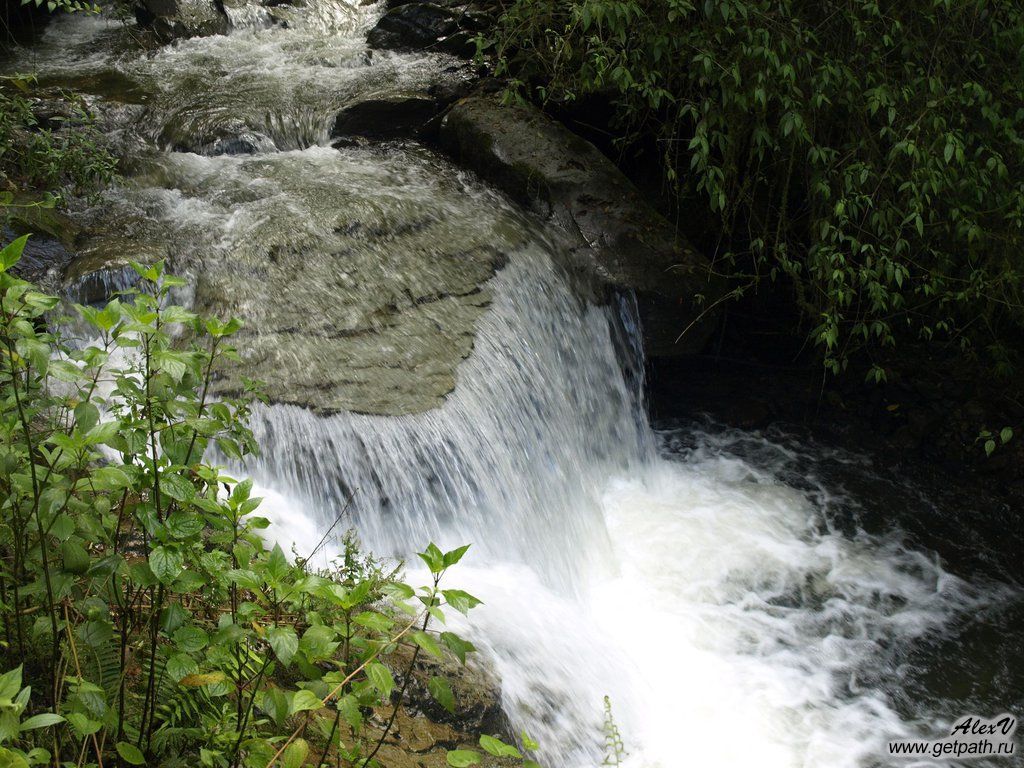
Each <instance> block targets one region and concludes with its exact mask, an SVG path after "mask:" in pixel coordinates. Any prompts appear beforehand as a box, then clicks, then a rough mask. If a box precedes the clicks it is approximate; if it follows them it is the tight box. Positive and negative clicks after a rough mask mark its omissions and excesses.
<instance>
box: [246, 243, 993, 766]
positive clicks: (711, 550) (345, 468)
mask: <svg viewBox="0 0 1024 768" xmlns="http://www.w3.org/2000/svg"><path fill="white" fill-rule="evenodd" d="M493 287H494V291H495V302H494V306H493V307H492V308H491V310H490V312H489V313H488V315H487V316H485V318H484V319H483V320H482V321H481V323H480V327H479V328H478V339H477V343H476V347H475V350H474V354H473V356H472V357H471V358H470V359H469V360H468V361H466V362H465V363H464V364H463V366H462V368H461V369H460V378H459V386H458V388H457V389H456V391H455V392H454V393H453V395H451V396H450V398H449V400H448V401H447V403H446V404H445V405H444V406H443V407H442V408H440V409H438V410H435V411H432V412H429V413H426V414H421V415H417V416H407V417H400V418H379V417H370V416H358V415H352V414H344V415H338V416H333V417H328V418H319V417H315V416H313V415H311V414H308V413H305V412H303V411H300V410H298V409H293V408H271V409H266V410H263V411H261V412H260V413H259V414H258V415H257V418H256V421H255V424H254V427H255V430H256V434H257V438H258V440H259V442H260V443H261V445H263V446H265V456H264V458H263V459H261V460H260V461H259V462H257V463H256V464H255V465H254V466H253V467H252V471H253V473H254V475H255V477H256V479H257V482H258V483H260V484H261V485H262V486H264V487H266V488H269V489H272V491H273V493H274V494H275V498H274V501H273V505H272V515H271V517H272V518H273V519H274V520H275V522H277V523H278V524H279V526H280V527H279V528H278V530H279V533H278V534H277V535H278V536H280V537H283V539H284V540H285V541H286V542H291V541H293V540H295V541H297V545H298V546H297V550H298V551H299V552H300V553H301V552H303V551H306V552H308V551H310V550H311V549H312V547H313V546H315V544H316V542H317V541H318V540H319V535H317V534H320V532H321V531H323V530H325V529H326V526H327V525H329V524H330V523H331V522H333V519H334V517H335V516H336V515H337V514H338V513H339V512H340V511H341V509H342V506H343V504H344V500H345V499H346V498H347V497H348V495H349V494H350V493H353V492H354V494H355V499H354V501H353V510H352V511H351V512H350V514H351V515H352V518H351V519H352V521H354V523H355V525H356V527H357V528H358V530H359V531H360V533H361V534H362V537H363V540H364V542H365V543H366V544H367V545H368V546H369V547H370V548H371V549H373V550H375V551H376V552H377V553H379V554H388V555H395V556H408V555H410V554H411V553H412V552H413V551H415V550H416V549H419V548H422V547H423V546H425V545H426V543H427V542H429V541H431V540H433V541H436V542H438V543H439V544H440V545H442V546H445V547H449V546H455V545H458V544H462V543H469V542H472V543H473V548H472V549H471V550H470V554H469V555H467V557H466V559H465V561H464V563H465V565H460V567H459V568H457V569H455V571H454V572H453V574H452V575H451V580H452V584H457V585H458V586H460V587H463V588H465V589H467V590H469V591H470V592H473V593H474V594H476V595H477V596H479V597H480V598H482V599H483V600H484V602H485V605H484V606H483V607H481V608H478V609H477V610H475V611H474V612H473V614H472V615H471V620H470V621H468V622H465V623H463V622H460V627H461V628H462V629H463V631H465V632H466V633H467V634H468V635H469V636H470V637H471V638H472V639H473V641H474V643H475V644H476V645H477V646H478V647H479V648H480V649H481V651H482V652H483V654H484V656H485V658H486V659H487V660H488V662H489V663H491V664H493V665H494V666H495V667H496V669H497V671H498V673H499V674H500V676H501V679H502V696H503V704H504V707H505V709H506V711H507V713H508V715H509V717H510V720H511V721H512V724H513V726H514V727H515V728H517V729H520V728H524V729H526V730H527V731H528V732H529V733H530V734H531V735H532V736H533V737H534V738H537V739H538V740H539V741H540V742H541V744H542V745H543V746H542V749H543V756H544V764H545V765H549V766H556V767H560V766H564V767H565V768H579V767H581V766H594V765H598V764H600V763H601V761H602V759H603V757H604V753H603V747H602V742H603V734H602V718H603V703H602V702H603V697H604V696H605V695H608V696H609V697H610V698H611V701H612V704H613V708H614V713H615V718H616V721H617V723H618V725H619V727H620V729H621V731H622V734H623V737H624V739H625V742H626V749H627V751H628V752H629V756H628V758H627V764H628V765H630V766H636V768H655V767H657V766H661V767H663V768H676V767H679V768H682V766H690V765H700V766H708V767H712V768H733V767H737V768H739V767H740V766H743V767H744V768H746V767H747V766H750V765H758V766H764V767H765V768H846V767H849V768H853V767H854V766H869V765H873V764H875V763H876V762H877V761H878V760H880V759H881V758H882V757H883V755H884V752H883V750H884V747H885V743H886V741H888V740H889V739H891V738H895V737H904V736H909V735H911V734H913V733H915V724H913V723H904V722H903V721H902V720H901V718H900V717H899V716H898V715H897V714H896V712H895V711H894V709H893V707H892V704H891V703H890V700H889V698H888V696H887V694H886V692H885V690H883V688H882V687H880V681H887V682H888V683H890V684H891V683H893V682H894V681H896V680H898V676H899V674H900V671H899V669H898V666H897V661H896V660H895V659H896V657H895V656H894V654H893V649H894V648H896V649H898V648H899V647H901V646H902V645H905V644H906V643H908V642H910V641H912V640H913V639H915V638H917V637H919V636H921V635H923V634H925V633H928V632H931V631H935V630H936V629H938V628H940V627H941V626H942V625H943V624H944V623H945V622H947V621H949V620H950V619H951V618H953V617H954V616H955V615H957V614H958V613H959V612H961V611H965V610H972V609H975V608H977V607H979V606H980V605H982V604H983V603H984V600H983V598H981V597H980V596H979V594H978V593H977V592H976V591H975V590H973V589H971V588H970V587H969V585H967V584H965V583H963V582H961V581H960V580H958V579H957V578H955V577H953V576H951V575H949V574H947V573H945V572H943V571H942V569H941V568H940V567H939V566H938V565H937V564H936V563H935V561H934V560H933V559H932V558H930V557H928V556H926V555H925V554H922V553H917V552H913V551H909V550H906V549H904V548H902V547H901V546H900V545H899V543H898V541H896V540H895V539H893V540H892V541H887V540H880V539H876V538H871V537H868V536H866V535H861V536H858V537H853V538H851V537H847V536H844V535H842V534H840V533H837V532H833V531H832V526H831V521H829V520H828V519H827V517H826V515H825V513H824V511H823V509H822V507H821V505H820V503H818V501H817V499H819V498H820V496H821V495H822V494H827V492H828V491H827V489H824V488H819V489H816V492H815V493H814V494H813V495H811V494H806V493H803V492H799V491H796V490H794V489H792V488H790V487H787V486H786V485H784V484H783V483H782V482H780V481H779V480H777V479H776V474H775V473H773V472H772V471H771V467H768V468H758V467H755V466H753V465H751V464H749V463H747V462H745V461H743V460H741V459H738V458H735V457H734V456H731V455H730V454H729V453H728V452H724V451H723V450H722V448H723V442H722V440H721V439H717V438H716V439H712V438H711V437H707V438H698V445H699V447H698V449H696V450H693V451H690V452H689V453H688V454H686V455H684V456H679V457H675V458H669V457H664V456H660V455H658V452H657V451H656V450H655V447H654V440H653V436H652V435H651V434H650V432H649V431H648V429H647V427H646V425H645V422H644V415H643V411H642V407H641V404H640V403H639V402H638V400H637V397H636V395H635V392H634V389H635V388H634V387H633V386H632V385H631V383H630V382H628V381H627V378H626V377H625V376H624V375H623V373H622V367H621V365H620V355H623V354H626V355H628V354H629V349H630V347H629V345H621V344H620V345H616V344H615V343H613V339H614V338H616V336H617V335H618V329H620V328H621V324H620V323H619V320H618V318H617V317H615V316H614V314H613V312H612V311H611V310H610V309H600V308H596V307H592V306H587V305H586V304H584V303H581V302H580V301H579V300H577V299H576V298H574V297H573V295H572V293H571V291H570V290H569V289H568V287H567V286H566V284H565V283H564V282H563V280H562V278H561V277H560V275H559V274H558V271H557V270H556V269H554V268H553V267H552V265H551V263H550V261H549V260H548V259H547V258H546V257H545V255H544V253H543V250H542V249H541V248H540V247H539V246H536V245H535V246H533V247H531V248H528V249H526V251H524V252H523V253H519V254H517V255H516V256H515V258H514V259H513V261H512V263H511V265H510V266H509V267H508V268H506V270H505V271H503V272H502V273H500V274H499V276H498V277H497V278H495V280H494V281H493ZM310 520H313V521H318V523H319V525H318V526H316V525H314V526H312V527H311V526H310ZM297 527H299V528H302V530H303V533H302V535H301V536H296V537H293V538H290V537H291V536H292V534H291V532H292V531H293V530H295V529H296V528H297ZM412 579H413V580H415V574H413V575H412ZM887 665H888V666H887ZM921 717H922V718H924V719H927V713H921Z"/></svg>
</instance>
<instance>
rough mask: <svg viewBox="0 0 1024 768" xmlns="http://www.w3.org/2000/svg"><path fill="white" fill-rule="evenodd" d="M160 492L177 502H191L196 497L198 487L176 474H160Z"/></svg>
mask: <svg viewBox="0 0 1024 768" xmlns="http://www.w3.org/2000/svg"><path fill="white" fill-rule="evenodd" d="M160 491H161V492H162V493H165V494H167V495H168V496H170V497H171V498H172V499H174V500H175V501H189V500H190V499H193V498H194V497H195V495H196V487H195V486H194V485H193V484H192V482H191V481H190V480H189V479H188V478H186V477H184V476H183V475H180V474H177V473H176V472H161V473H160Z"/></svg>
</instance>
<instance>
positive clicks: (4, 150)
mask: <svg viewBox="0 0 1024 768" xmlns="http://www.w3.org/2000/svg"><path fill="white" fill-rule="evenodd" d="M3 85H5V86H6V88H0V194H4V193H7V198H8V199H7V200H6V201H5V200H4V199H0V205H3V204H4V203H5V202H7V203H9V202H11V199H13V197H12V194H11V193H16V192H22V191H26V192H29V193H30V194H31V193H49V194H51V195H59V194H60V193H62V192H64V191H68V192H71V193H73V194H83V193H91V192H93V191H95V190H96V189H98V188H100V187H103V186H105V185H107V184H110V183H111V182H113V181H114V180H115V179H116V178H117V161H116V160H115V159H114V157H113V156H112V155H111V154H110V152H109V151H108V150H107V149H106V148H105V146H104V141H103V137H102V135H101V133H100V131H99V130H98V129H97V128H96V126H95V124H94V121H93V118H92V116H91V115H90V114H89V112H88V111H87V109H86V108H85V106H84V105H83V104H82V103H81V102H80V101H78V100H76V99H73V98H71V97H69V96H66V95H64V96H61V97H60V98H57V99H53V100H51V101H50V102H49V107H50V109H49V112H50V113H51V114H49V115H48V116H47V117H45V118H40V116H39V114H38V112H39V109H40V103H39V102H38V101H35V100H33V99H31V98H30V97H29V87H30V81H29V80H26V79H23V78H8V79H6V80H5V81H3Z"/></svg>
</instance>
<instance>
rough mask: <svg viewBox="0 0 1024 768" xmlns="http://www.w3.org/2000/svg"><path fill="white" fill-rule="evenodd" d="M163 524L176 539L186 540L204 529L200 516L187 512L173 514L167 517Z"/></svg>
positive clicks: (204, 525)
mask: <svg viewBox="0 0 1024 768" xmlns="http://www.w3.org/2000/svg"><path fill="white" fill-rule="evenodd" d="M193 512H194V510H193ZM165 524H166V526H167V530H168V531H170V532H171V535H172V536H174V538H176V539H188V538H190V537H192V536H195V535H196V534H197V533H199V532H200V531H202V530H203V528H205V527H206V524H205V523H204V522H203V518H202V517H201V516H199V515H196V514H190V513H188V512H174V513H172V514H170V515H168V517H167V521H166V523H165Z"/></svg>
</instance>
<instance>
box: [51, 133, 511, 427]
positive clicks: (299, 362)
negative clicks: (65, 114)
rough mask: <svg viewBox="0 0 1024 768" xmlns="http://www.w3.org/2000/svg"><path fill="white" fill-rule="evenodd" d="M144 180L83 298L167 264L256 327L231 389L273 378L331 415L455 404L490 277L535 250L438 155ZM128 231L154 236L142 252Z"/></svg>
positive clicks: (309, 161) (329, 154) (121, 213)
mask: <svg viewBox="0 0 1024 768" xmlns="http://www.w3.org/2000/svg"><path fill="white" fill-rule="evenodd" d="M138 182H139V184H140V187H139V188H138V189H136V190H135V191H133V192H132V193H131V194H130V195H128V196H127V197H126V198H125V199H124V200H121V201H117V203H116V204H115V205H114V206H113V208H112V209H111V210H110V211H109V212H107V215H106V216H105V220H104V221H101V222H98V223H97V224H96V226H95V231H96V233H97V235H96V237H97V239H98V240H99V241H100V242H103V243H105V244H106V246H107V247H105V248H99V247H98V246H97V247H95V248H93V249H92V250H91V251H90V252H88V253H83V255H82V256H81V257H80V258H79V259H78V260H77V261H76V262H75V265H74V269H73V270H71V271H69V273H68V275H67V277H66V284H67V286H68V288H69V290H70V289H71V288H74V290H75V291H76V292H77V294H78V295H79V299H78V300H80V301H81V300H85V301H94V300H97V299H98V298H100V294H101V293H102V289H103V287H104V286H106V287H108V288H109V289H111V290H114V289H117V288H119V287H121V284H120V283H121V278H122V277H123V276H124V275H125V274H126V273H125V271H124V267H125V264H126V258H125V257H126V256H127V255H128V254H132V256H131V257H132V258H136V259H139V258H141V257H142V256H146V255H147V254H148V256H147V258H161V257H164V256H166V257H167V258H168V259H169V263H170V264H172V265H173V268H174V270H175V271H177V272H178V273H179V274H185V275H186V276H187V277H188V278H189V280H190V283H191V284H192V285H193V286H194V289H195V294H194V298H193V303H194V306H195V308H196V310H197V311H199V312H201V313H203V314H215V315H217V316H221V317H224V316H230V315H234V316H237V317H239V318H240V319H241V320H242V321H243V322H244V327H243V329H242V331H240V333H239V335H238V337H237V338H236V339H235V342H236V345H237V347H238V348H239V350H240V351H241V353H242V358H241V359H240V360H239V361H237V362H235V363H231V364H228V365H227V367H226V368H225V369H224V370H223V371H222V377H221V378H220V379H219V380H218V382H217V384H216V391H217V392H218V393H222V394H223V393H231V392H237V391H239V390H240V389H241V388H242V386H243V380H244V378H251V379H258V380H261V381H263V382H264V383H265V387H264V390H265V391H266V393H267V395H268V396H269V398H270V399H271V400H272V401H274V402H279V403H287V404H292V405H299V406H303V407H307V408H310V409H312V410H315V411H317V412H320V413H330V412H335V411H342V410H348V411H355V412H359V413H372V414H387V415H398V414H406V413H418V412H422V411H426V410H429V409H431V408H435V407H437V406H438V405H440V404H441V403H442V402H443V400H444V398H445V397H446V396H447V395H448V394H449V393H450V392H451V391H452V390H453V389H454V387H455V385H456V378H457V368H458V365H459V363H460V362H461V361H462V360H463V359H465V358H466V357H467V356H469V354H470V353H471V351H472V349H473V341H474V334H475V327H476V322H477V320H478V319H479V318H480V316H481V315H482V313H483V312H485V311H486V310H487V307H488V306H489V304H490V301H491V293H490V289H489V287H488V281H489V280H490V279H491V277H492V276H493V275H494V273H495V271H496V270H497V269H499V268H500V267H501V266H502V265H503V264H504V262H505V260H506V258H509V257H510V256H511V255H512V254H513V253H514V252H515V251H516V250H517V249H518V248H519V247H521V245H522V240H523V236H522V234H521V231H522V226H521V221H520V220H519V218H518V216H519V214H517V213H516V212H515V211H514V209H513V208H511V207H510V206H508V205H507V204H501V203H500V202H498V207H497V208H496V207H495V202H497V198H496V197H495V196H494V195H492V194H491V193H488V192H487V191H486V190H483V189H482V188H480V187H478V186H475V185H472V184H468V183H467V181H466V180H464V179H462V178H461V177H460V176H459V175H458V174H457V172H456V171H455V169H453V168H451V167H450V166H448V165H447V164H446V163H445V161H444V160H443V159H442V158H440V157H438V156H436V155H434V154H433V153H430V152H428V151H426V150H424V149H416V148H409V149H397V148H396V149H394V150H390V151H388V152H382V151H380V150H376V149H358V150H345V151H337V150H333V149H330V148H327V147H316V148H311V149H309V150H304V151H301V152H298V151H296V152H292V153H275V154H270V155H258V156H254V157H250V156H244V155H242V156H237V155H221V156H217V157H208V156H199V155H191V154H177V153H171V154H166V155H159V156H157V157H156V158H155V159H154V160H153V161H152V164H151V167H150V169H149V171H148V173H147V174H146V175H144V176H140V177H139V178H138ZM467 196H468V197H469V199H470V200H479V205H480V208H481V209H485V210H486V213H484V214H483V215H481V211H480V210H478V209H477V208H476V207H474V206H473V205H468V206H467V204H466V200H467ZM119 220H120V221H121V222H124V221H132V222H135V223H136V224H137V225H138V226H135V225H132V227H131V230H132V231H131V238H129V239H128V240H126V239H125V238H124V237H120V236H118V235H116V234H114V232H116V231H117V226H116V225H117V223H118V221H119ZM101 232H106V233H107V235H106V236H102V235H100V234H99V233H101ZM129 240H130V242H129ZM146 242H148V243H149V246H147V245H146ZM165 243H166V244H173V245H170V246H167V245H161V244H165ZM143 260H145V259H143Z"/></svg>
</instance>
